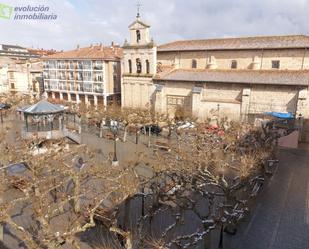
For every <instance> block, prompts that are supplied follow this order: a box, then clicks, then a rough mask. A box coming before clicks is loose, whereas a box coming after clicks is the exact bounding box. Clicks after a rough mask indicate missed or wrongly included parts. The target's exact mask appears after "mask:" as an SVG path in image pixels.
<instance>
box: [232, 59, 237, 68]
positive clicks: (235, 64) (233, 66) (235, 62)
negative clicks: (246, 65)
mask: <svg viewBox="0 0 309 249" xmlns="http://www.w3.org/2000/svg"><path fill="white" fill-rule="evenodd" d="M231 68H232V69H236V68H237V61H235V60H232V62H231Z"/></svg>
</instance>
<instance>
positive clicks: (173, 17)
mask: <svg viewBox="0 0 309 249" xmlns="http://www.w3.org/2000/svg"><path fill="white" fill-rule="evenodd" d="M140 3H141V5H142V6H141V11H140V13H141V18H142V20H143V21H144V22H146V23H147V24H149V25H151V31H150V32H151V36H152V37H153V39H154V41H155V42H156V43H157V44H163V43H167V42H171V41H175V40H183V39H207V38H221V37H239V36H256V35H287V34H304V35H306V34H308V35H309V15H308V11H309V0H140ZM1 4H7V5H10V6H12V7H24V6H26V7H27V6H28V5H29V6H30V7H34V6H45V7H49V10H48V12H44V13H45V14H53V15H57V19H55V20H15V19H14V15H15V14H16V13H18V12H15V11H13V14H12V17H11V19H3V18H0V44H14V45H21V46H25V47H33V48H44V49H57V50H70V49H75V48H76V46H77V44H79V45H80V46H81V47H83V46H90V44H96V43H103V44H105V45H109V44H110V43H111V42H112V41H114V42H116V43H118V44H120V45H123V43H124V40H125V39H126V38H129V30H128V25H129V24H131V23H132V22H133V21H134V20H135V16H136V12H137V6H136V5H137V0H0V11H1ZM22 13H23V14H27V12H22ZM28 13H29V12H28ZM19 14H21V12H19ZM30 14H31V12H30Z"/></svg>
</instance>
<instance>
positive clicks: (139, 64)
mask: <svg viewBox="0 0 309 249" xmlns="http://www.w3.org/2000/svg"><path fill="white" fill-rule="evenodd" d="M136 73H142V63H141V60H140V59H139V58H137V59H136Z"/></svg>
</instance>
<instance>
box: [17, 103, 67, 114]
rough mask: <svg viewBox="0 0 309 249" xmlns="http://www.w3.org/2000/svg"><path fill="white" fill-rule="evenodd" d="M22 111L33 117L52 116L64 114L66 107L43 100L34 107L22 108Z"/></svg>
mask: <svg viewBox="0 0 309 249" xmlns="http://www.w3.org/2000/svg"><path fill="white" fill-rule="evenodd" d="M20 111H21V112H24V113H27V114H33V115H37V114H52V113H58V112H63V111H64V107H63V106H61V105H54V104H52V103H49V102H48V101H47V100H41V101H39V102H38V103H36V104H34V105H32V106H27V107H24V108H21V109H20Z"/></svg>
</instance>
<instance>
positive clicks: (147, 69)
mask: <svg viewBox="0 0 309 249" xmlns="http://www.w3.org/2000/svg"><path fill="white" fill-rule="evenodd" d="M146 73H147V74H149V73H150V65H149V60H146Z"/></svg>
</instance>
